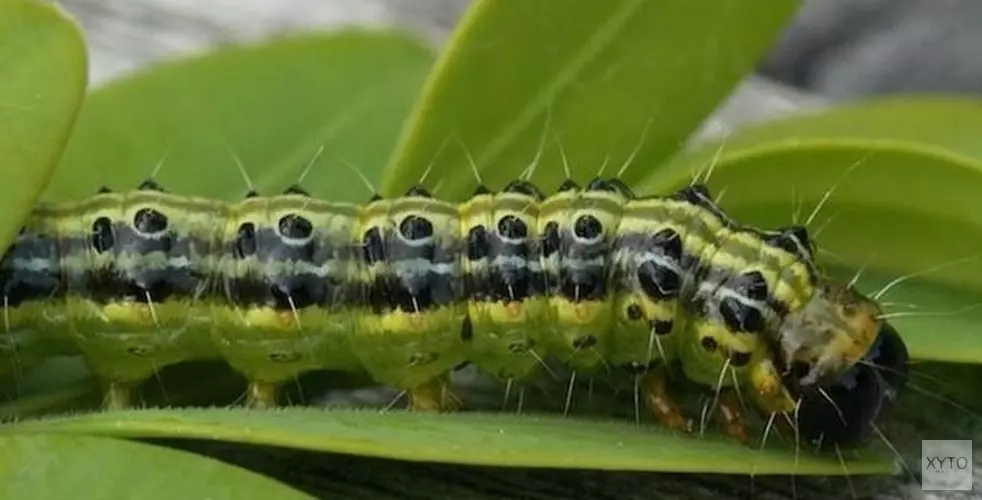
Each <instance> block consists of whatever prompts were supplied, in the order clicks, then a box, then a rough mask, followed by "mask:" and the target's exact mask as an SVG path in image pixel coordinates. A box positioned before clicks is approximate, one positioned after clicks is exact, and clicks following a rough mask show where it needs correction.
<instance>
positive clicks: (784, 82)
mask: <svg viewBox="0 0 982 500" xmlns="http://www.w3.org/2000/svg"><path fill="white" fill-rule="evenodd" d="M61 3H62V4H63V5H64V6H65V8H66V9H67V10H69V11H70V12H71V13H72V14H74V15H75V16H77V17H78V18H79V19H80V21H81V23H82V25H83V28H84V29H85V31H86V35H87V37H88V42H89V47H90V51H91V68H92V69H91V79H92V82H93V84H96V85H98V84H100V83H102V82H105V81H106V80H109V79H112V78H115V77H117V76H120V75H122V74H125V73H127V72H130V71H133V70H134V69H137V68H140V67H141V66H144V65H146V64H148V63H150V62H153V61H156V60H160V59H163V58H168V57H172V56H175V55H181V54H188V53H195V52H200V51H203V50H207V49H208V48H210V47H214V46H216V45H222V44H228V43H240V42H248V41H255V40H259V39H262V38H265V37H270V36H276V35H279V34H282V33H285V32H293V31H298V30H315V29H323V28H334V27H342V26H348V25H363V26H364V25H368V26H394V27H400V28H405V29H410V30H413V31H415V32H417V33H419V34H420V35H422V36H423V37H425V38H426V39H427V40H429V41H430V42H431V43H432V45H433V47H434V48H435V49H437V48H439V47H440V46H442V44H443V43H444V41H445V40H446V38H447V36H448V35H449V34H450V32H451V31H452V29H453V27H454V25H455V23H456V21H457V20H458V19H459V17H460V15H461V14H462V13H463V12H464V10H465V9H466V8H467V6H468V5H469V3H470V0H291V1H286V2H285V1H282V0H210V1H208V2H198V1H195V0H62V2H61ZM979 47H982V2H980V1H978V0H804V2H803V6H802V8H801V11H800V13H799V15H798V17H797V19H796V20H795V21H794V22H793V23H792V24H791V26H789V27H788V29H787V30H786V32H785V33H784V35H783V36H782V37H781V39H780V40H779V42H778V43H777V44H776V46H775V47H774V49H773V51H772V52H771V53H770V54H769V55H768V56H767V57H766V58H765V60H764V61H762V63H761V66H760V69H759V75H758V76H756V77H752V78H749V79H748V81H747V82H745V84H744V85H743V86H742V87H741V88H740V89H739V90H738V91H737V92H736V93H735V94H734V96H733V97H732V98H731V99H730V101H729V102H728V103H727V105H726V106H724V107H723V109H721V110H720V112H719V113H718V114H717V116H714V117H713V118H712V119H711V120H710V121H709V122H708V123H707V124H706V127H707V129H709V130H710V131H722V130H725V129H729V128H731V127H732V126H734V125H735V124H738V123H742V122H747V121H756V120H759V119H765V118H769V117H772V116H774V115H780V114H783V113H787V112H792V111H794V110H796V109H799V108H807V107H814V106H820V105H822V104H823V103H824V102H827V100H829V99H831V100H837V101H838V100H843V99H850V98H855V97H860V96H867V95H875V94H885V93H894V92H956V93H971V94H978V93H982V57H980V56H979V54H980V52H979Z"/></svg>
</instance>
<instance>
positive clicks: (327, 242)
mask: <svg viewBox="0 0 982 500" xmlns="http://www.w3.org/2000/svg"><path fill="white" fill-rule="evenodd" d="M357 214H358V208H357V207H356V206H354V205H350V204H343V203H329V202H322V201H318V200H313V199H311V198H310V197H309V196H306V195H302V194H284V195H280V196H274V197H252V198H247V199H245V200H243V201H241V202H239V203H237V204H234V205H232V206H231V207H229V211H228V215H227V220H226V221H225V224H224V227H223V233H222V238H221V240H222V242H223V251H222V253H221V258H220V259H219V263H218V270H217V273H216V274H217V276H220V277H221V278H220V279H221V281H222V283H221V284H220V285H219V286H221V287H222V289H223V292H224V295H225V296H226V300H225V301H224V302H217V301H216V302H214V303H213V304H212V305H211V316H212V320H213V321H212V325H213V329H212V331H211V334H212V338H213V341H214V343H215V345H216V347H217V349H218V351H219V354H220V356H221V358H223V359H224V360H225V361H226V362H228V363H229V365H231V366H232V368H233V369H235V370H236V371H238V372H239V373H241V374H243V375H244V376H245V377H246V378H247V379H248V380H249V381H250V383H251V384H260V385H264V386H268V387H270V389H268V391H273V393H272V394H269V395H267V397H268V398H271V399H272V400H271V401H263V402H259V401H257V402H256V404H261V405H271V404H274V403H275V386H276V385H278V384H280V383H282V382H285V381H288V380H293V379H294V378H296V377H297V376H299V375H300V374H302V373H304V372H308V371H313V370H319V369H337V370H349V371H355V370H357V368H358V362H357V360H356V358H355V356H354V353H353V352H352V349H351V345H350V342H349V332H350V331H351V330H352V329H353V328H354V326H355V316H356V314H355V312H354V311H352V310H351V308H349V307H346V304H345V303H344V302H343V301H344V300H345V296H344V290H342V289H334V290H333V292H332V293H331V294H330V295H332V296H331V297H330V298H325V299H324V300H328V301H329V302H326V303H320V304H317V305H316V306H312V307H303V305H302V304H301V305H300V306H297V305H296V304H294V307H287V308H285V309H284V308H283V307H277V304H275V303H274V302H275V297H274V295H272V292H269V291H268V288H271V287H280V289H281V290H282V291H283V292H287V291H291V287H296V286H300V285H302V284H303V282H302V281H298V280H297V277H298V276H308V275H309V276H312V277H317V278H315V279H320V280H323V281H327V280H334V281H336V282H340V283H349V282H350V281H351V280H352V279H353V277H354V276H353V273H352V266H353V263H352V262H351V251H350V248H351V238H352V236H353V234H354V229H355V222H356V220H357V219H356V217H357ZM292 216H299V217H302V218H303V219H304V220H306V221H309V222H310V229H311V232H310V234H309V235H305V237H304V238H299V239H294V240H284V239H283V238H284V235H283V234H282V230H281V229H280V222H281V221H283V220H285V219H284V218H285V217H292ZM247 225H248V226H249V227H251V228H253V229H252V230H253V233H252V236H251V240H250V242H248V243H244V242H243V240H242V238H245V237H246V236H244V235H243V234H242V233H240V229H241V228H243V227H245V226H247ZM285 241H292V242H293V243H294V245H292V246H291V245H289V244H287V243H286V242H285ZM242 244H246V245H254V253H252V254H250V255H242V254H241V252H240V251H239V250H237V248H236V245H242ZM246 282H253V283H259V284H267V285H268V286H267V287H266V288H267V292H266V293H263V294H260V295H258V296H256V297H255V300H256V301H258V302H255V301H251V302H248V303H242V302H241V301H240V300H236V297H235V295H237V290H236V287H240V286H247V285H244V284H243V283H246ZM341 288H343V287H341ZM294 293H295V292H294ZM332 304H333V305H332ZM282 305H283V304H280V305H279V306H282ZM252 392H255V391H252Z"/></svg>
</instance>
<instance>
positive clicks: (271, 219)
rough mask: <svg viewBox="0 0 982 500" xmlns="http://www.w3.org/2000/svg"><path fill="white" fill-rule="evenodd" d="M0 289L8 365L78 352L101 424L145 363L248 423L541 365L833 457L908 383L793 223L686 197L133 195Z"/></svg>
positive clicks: (59, 227)
mask: <svg viewBox="0 0 982 500" xmlns="http://www.w3.org/2000/svg"><path fill="white" fill-rule="evenodd" d="M0 282H2V285H3V293H4V296H3V300H4V304H3V305H4V328H5V335H4V344H3V345H4V346H5V348H6V350H7V351H8V355H10V356H19V357H21V358H22V359H23V358H31V357H34V358H38V357H43V356H50V355H56V354H69V353H76V352H81V353H82V355H83V356H84V357H85V359H86V360H87V362H88V363H89V365H90V367H91V369H92V371H93V372H94V373H95V374H97V375H98V376H99V377H100V378H101V379H102V380H103V381H104V382H105V383H106V403H105V406H107V407H109V408H122V407H127V406H129V405H130V401H129V394H130V389H131V388H132V387H133V385H135V384H137V383H139V382H141V381H143V380H145V379H147V378H148V377H150V376H152V375H153V374H154V373H155V372H156V371H157V370H159V369H160V368H162V367H163V366H166V365H170V364H175V363H178V362H182V361H188V360H195V359H211V358H220V359H224V360H225V361H226V362H227V363H228V364H229V365H230V366H231V367H232V368H233V369H235V370H236V371H238V372H240V373H241V374H243V375H244V376H245V377H246V378H247V379H248V380H249V398H248V404H249V405H251V406H255V407H269V406H274V405H276V403H277V387H278V386H279V385H280V384H281V383H282V382H284V381H288V380H291V379H293V378H294V377H296V376H298V375H299V374H301V373H304V372H308V371H312V370H320V369H334V370H347V371H358V370H364V371H365V372H367V373H368V374H369V375H370V376H371V377H372V378H373V379H374V380H375V381H377V382H378V383H379V384H382V385H387V386H391V387H395V388H398V389H401V390H404V391H405V392H406V393H407V394H408V395H409V397H410V401H411V403H412V407H413V408H415V409H419V410H441V409H448V408H450V407H453V406H454V404H455V401H456V400H455V398H453V397H452V395H451V394H450V393H449V389H448V387H447V374H448V373H449V372H450V371H451V370H452V369H453V368H454V367H456V366H458V365H460V364H462V363H465V362H468V361H469V362H472V363H474V364H475V365H477V367H478V368H479V369H481V370H483V371H485V372H487V373H490V374H492V375H495V376H498V377H500V378H501V379H503V380H506V381H508V382H509V383H511V382H512V381H515V382H518V383H521V381H523V380H527V379H528V378H529V377H530V376H531V375H532V374H533V373H534V372H535V371H536V370H538V369H540V367H541V366H542V363H543V361H542V360H543V358H546V357H553V358H556V359H558V360H560V361H562V362H563V363H566V364H567V365H568V366H570V367H571V368H572V369H574V370H575V371H576V372H584V373H591V374H597V375H602V376H608V377H618V376H623V377H637V380H638V381H639V383H638V386H639V388H640V390H641V393H642V394H643V396H644V399H645V401H647V402H648V403H649V405H648V406H649V407H650V408H651V410H652V411H653V413H654V414H655V415H656V416H657V417H658V418H659V419H660V420H661V421H662V422H663V423H664V424H666V425H668V426H669V427H671V428H674V429H686V428H687V425H688V424H687V421H686V419H685V418H684V417H683V415H682V413H681V410H680V409H679V407H678V405H676V404H675V402H674V400H673V398H672V396H671V394H669V391H668V389H667V387H666V385H665V375H666V373H667V372H668V371H669V370H671V369H674V368H675V367H677V368H678V369H679V370H680V371H681V373H682V374H683V375H684V376H685V378H687V379H688V380H691V381H693V382H695V383H697V384H700V385H703V386H705V387H707V388H718V389H720V390H722V391H723V394H724V397H722V398H721V399H720V401H721V406H722V408H723V412H722V413H723V415H724V419H725V424H726V428H727V431H728V432H729V433H730V434H731V435H732V436H734V437H737V438H739V439H744V438H745V432H746V430H745V423H744V422H743V418H742V417H741V416H740V412H739V409H738V407H737V406H735V405H734V403H733V401H734V400H733V399H732V398H730V397H727V395H731V394H732V393H733V391H735V390H739V391H740V392H741V393H742V394H744V395H747V396H748V397H749V399H750V401H751V402H752V404H753V406H755V407H756V408H757V409H758V410H760V411H761V412H763V413H765V414H774V413H779V412H792V411H796V412H797V414H798V426H799V431H800V434H801V436H802V437H803V438H805V439H809V440H812V441H822V442H823V443H825V444H850V443H854V442H860V441H863V440H865V439H866V438H867V437H868V436H869V434H870V432H871V428H872V425H873V422H874V421H875V420H876V419H878V418H880V415H881V413H882V410H883V409H884V408H885V407H886V406H887V405H885V404H884V403H885V402H889V401H891V400H892V399H893V397H894V396H895V394H896V391H898V390H899V389H900V388H901V387H902V386H903V384H904V380H905V377H906V359H907V358H906V349H905V347H904V344H903V342H902V341H901V339H900V337H899V335H897V333H896V332H895V331H894V330H893V329H892V328H891V327H890V326H889V325H888V324H887V323H886V322H885V321H883V320H882V319H880V309H879V308H878V306H877V305H876V304H875V303H874V302H873V301H871V300H869V299H867V298H865V297H864V296H862V295H861V294H860V293H859V292H857V291H855V290H853V289H852V287H849V286H843V285H839V284H835V283H832V282H829V281H828V280H827V279H826V278H825V277H824V276H823V275H822V273H821V271H820V269H819V267H818V266H817V264H816V262H815V259H814V248H813V246H812V243H811V242H810V241H809V237H808V234H807V231H806V230H805V229H804V228H803V227H799V226H792V227H786V228H783V229H778V230H775V231H764V230H759V229H753V228H749V227H743V226H740V225H739V224H737V223H736V222H735V221H734V220H732V219H731V218H730V217H728V216H727V215H726V214H725V213H724V212H723V211H722V210H721V209H720V208H719V207H718V206H717V205H716V204H715V203H714V202H713V201H712V200H711V198H710V196H709V193H708V191H707V189H706V188H705V187H704V186H701V185H691V186H688V187H686V188H684V189H682V190H680V191H678V192H676V193H674V194H671V195H668V196H650V197H639V196H635V195H634V194H633V193H632V192H631V190H630V189H628V188H627V187H626V186H625V185H624V184H623V183H621V182H620V181H619V180H617V179H616V178H615V179H603V178H597V179H594V180H593V181H591V182H590V183H589V184H588V185H586V186H585V187H583V188H581V187H579V186H578V185H577V184H576V183H574V182H573V181H572V180H567V181H566V182H565V183H563V184H562V185H561V186H560V188H559V189H558V191H557V192H556V193H555V194H553V195H550V196H544V195H543V194H542V193H541V192H540V191H539V190H538V189H537V188H536V187H535V186H533V185H532V184H530V183H528V182H526V181H522V180H516V181H514V182H512V183H510V184H509V185H508V186H507V187H505V188H504V189H503V190H501V191H499V192H492V191H491V190H489V189H487V188H486V187H481V188H479V189H478V190H477V192H476V193H475V194H474V195H473V196H472V197H471V198H470V199H469V200H467V201H465V202H463V203H461V204H454V203H449V202H446V201H441V200H439V199H435V198H434V197H433V196H431V195H430V193H429V192H428V191H427V190H426V189H425V188H423V187H422V186H417V187H414V188H412V189H410V190H409V191H408V192H407V193H406V195H404V196H402V197H399V198H395V199H383V198H381V197H379V196H375V197H374V198H373V199H372V200H371V201H370V202H368V203H367V204H364V205H355V204H348V203H337V202H330V201H323V200H317V199H314V198H312V197H311V196H309V195H308V194H307V193H306V192H304V190H303V189H301V188H300V187H299V186H293V187H291V188H289V189H288V190H286V192H285V193H284V194H282V195H279V196H269V197H264V196H259V195H258V194H257V193H255V192H250V193H248V194H247V196H246V198H245V199H244V200H242V201H240V202H238V203H232V204H227V203H222V202H218V201H213V200H207V199H201V198H193V197H183V196H178V195H175V194H171V193H168V192H166V191H164V190H163V189H162V188H161V187H160V186H159V185H158V184H157V183H156V182H154V181H153V180H148V181H145V182H144V183H143V184H142V185H140V186H139V189H137V190H134V191H130V192H122V193H116V192H109V191H108V190H107V189H103V190H102V191H101V192H100V193H98V194H96V195H95V196H93V197H91V198H89V199H87V200H84V201H81V202H77V203H55V204H43V205H39V206H37V207H36V209H35V210H34V211H33V213H32V215H31V217H30V218H29V219H28V220H27V221H26V223H25V224H24V227H23V229H22V230H21V232H20V234H19V235H18V237H17V240H16V242H15V243H14V244H13V245H12V246H11V247H10V248H9V249H8V250H7V252H6V254H5V256H4V258H3V262H2V266H0ZM861 361H862V362H861ZM881 368H882V369H881ZM829 396H831V397H829Z"/></svg>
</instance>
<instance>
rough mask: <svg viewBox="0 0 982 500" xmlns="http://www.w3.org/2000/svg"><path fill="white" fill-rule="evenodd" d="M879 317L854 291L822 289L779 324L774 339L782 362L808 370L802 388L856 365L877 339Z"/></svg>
mask: <svg viewBox="0 0 982 500" xmlns="http://www.w3.org/2000/svg"><path fill="white" fill-rule="evenodd" d="M881 314H882V311H881V310H880V307H879V306H878V305H877V304H876V303H875V302H873V301H872V300H870V299H868V298H866V297H865V296H863V295H862V294H860V293H859V292H858V291H856V290H855V289H853V288H852V287H848V286H843V285H840V284H836V283H828V282H827V283H824V284H823V285H822V286H819V287H818V288H817V289H816V290H815V293H814V294H812V296H811V297H810V298H809V299H808V301H807V302H805V304H804V306H803V307H801V308H800V309H798V310H796V311H794V312H791V313H789V314H788V315H787V316H786V317H785V319H784V321H783V322H782V324H781V326H780V330H779V334H778V339H779V341H780V346H781V350H782V351H783V356H784V359H786V360H789V363H791V364H795V363H797V364H802V363H803V364H804V365H806V366H808V372H807V374H805V375H804V376H803V377H802V378H801V380H800V383H801V384H802V385H806V386H807V385H812V384H815V383H818V382H819V381H820V380H823V379H830V378H835V377H837V376H838V375H840V374H841V373H842V372H843V371H845V370H848V369H849V368H851V367H852V366H853V365H855V364H856V363H857V362H859V361H860V359H862V357H863V356H865V355H866V354H867V352H868V351H869V350H870V349H871V346H872V345H873V344H874V342H875V341H876V339H878V338H879V336H880V333H881V331H882V330H883V322H882V321H881V320H880V319H879V317H880V315H881Z"/></svg>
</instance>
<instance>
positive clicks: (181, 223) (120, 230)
mask: <svg viewBox="0 0 982 500" xmlns="http://www.w3.org/2000/svg"><path fill="white" fill-rule="evenodd" d="M148 208H149V209H153V210H156V211H158V212H160V213H163V214H166V216H167V218H168V220H167V224H166V229H165V230H163V231H161V232H160V233H154V235H153V236H152V237H151V238H146V237H144V236H143V235H141V234H140V233H139V232H137V231H135V230H134V226H133V222H132V221H134V218H135V217H136V216H137V213H138V212H139V211H140V210H143V209H148ZM222 212H223V206H222V205H221V204H219V203H216V202H213V201H210V200H204V199H196V198H187V197H179V196H174V195H168V194H166V193H160V192H155V191H131V192H128V193H101V194H98V195H96V196H94V197H92V198H89V199H88V200H86V201H84V202H81V203H78V204H65V205H54V206H46V207H44V208H42V209H40V210H38V211H37V212H36V213H39V214H40V215H41V216H43V217H44V218H46V219H47V220H50V221H52V224H53V226H54V228H55V232H56V233H55V234H57V235H58V236H59V238H60V240H61V241H62V245H61V249H60V253H61V255H60V261H61V262H60V265H61V267H62V269H63V270H64V273H65V276H66V278H65V286H66V297H65V299H64V301H63V303H62V304H61V308H60V309H61V311H62V313H63V314H64V315H65V316H66V326H67V327H68V328H67V331H68V333H70V334H71V335H72V336H73V337H74V339H75V340H76V342H77V344H78V349H79V351H80V352H81V353H82V355H83V356H84V357H85V358H86V360H87V361H88V363H89V366H90V368H91V369H92V370H93V371H94V372H95V373H96V374H97V375H98V376H100V377H101V378H103V379H105V380H107V381H110V382H112V383H121V384H135V383H138V382H141V381H143V380H145V379H147V378H148V377H150V376H152V375H153V374H154V373H156V372H157V371H159V370H160V369H161V368H162V367H164V366H167V365H169V364H174V363H177V362H180V361H187V360H193V359H203V358H211V357H214V356H215V354H216V353H215V351H214V349H213V344H212V342H210V341H209V339H208V332H209V330H210V318H209V317H208V315H207V314H203V313H202V312H203V311H202V308H201V307H200V302H198V301H195V300H193V299H192V298H188V297H182V296H175V298H174V299H164V300H156V299H153V298H152V297H151V300H150V301H147V300H145V298H144V297H132V296H131V297H128V298H127V297H120V298H118V299H110V300H108V301H106V302H102V301H97V300H93V299H92V298H90V297H89V296H88V294H89V290H88V289H87V288H86V287H87V286H88V285H87V284H86V283H88V282H90V281H91V280H92V279H94V278H93V276H94V275H96V274H99V273H104V274H106V275H110V274H111V275H112V276H113V277H114V279H117V278H119V277H127V276H129V277H135V278H134V279H138V277H139V276H140V275H141V273H146V272H147V270H148V269H152V270H157V271H159V272H163V273H166V272H169V271H168V269H176V270H192V271H194V272H196V273H198V274H199V275H201V276H203V277H204V278H202V279H200V280H199V281H200V282H197V283H195V282H194V281H191V280H189V281H188V284H189V285H191V284H197V285H200V286H202V287H205V286H207V276H209V275H210V269H209V266H210V265H211V258H210V257H211V252H213V251H214V250H215V246H216V242H217V240H216V236H217V233H216V229H217V226H216V225H215V221H216V220H221V218H222ZM100 221H101V222H102V223H103V224H104V225H103V226H100V227H103V229H104V230H105V231H106V233H105V234H111V235H112V239H113V243H114V244H113V245H112V246H111V247H110V248H108V249H106V250H105V251H103V252H98V251H96V250H95V249H94V248H93V247H92V245H91V244H90V241H91V240H92V238H93V237H95V236H94V228H95V227H96V225H97V223H98V222H100ZM107 222H108V224H110V225H109V226H107V225H105V223H107ZM151 239H152V240H154V243H152V244H156V242H159V241H163V240H168V241H170V248H169V249H165V248H164V247H161V248H160V249H150V248H141V245H144V244H146V242H148V241H149V240H151ZM189 240H194V241H191V242H189ZM182 242H184V244H182ZM107 293H110V294H111V293H114V292H112V291H109V292H107ZM115 293H117V294H118V293H119V292H115ZM57 309H58V308H57V307H52V308H50V309H49V310H52V311H53V310H57Z"/></svg>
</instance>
